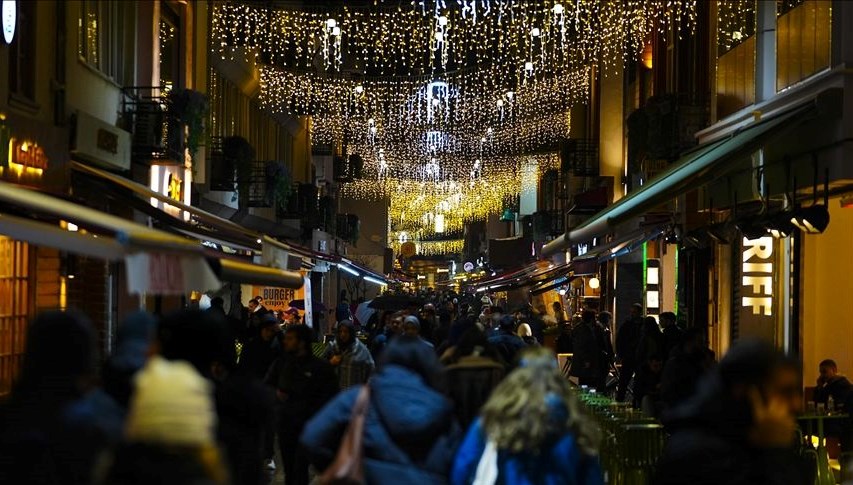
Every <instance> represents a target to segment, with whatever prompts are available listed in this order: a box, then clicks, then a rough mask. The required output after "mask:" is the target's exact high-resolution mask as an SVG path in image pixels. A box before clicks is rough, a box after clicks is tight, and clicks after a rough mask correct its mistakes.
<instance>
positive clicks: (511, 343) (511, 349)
mask: <svg viewBox="0 0 853 485" xmlns="http://www.w3.org/2000/svg"><path fill="white" fill-rule="evenodd" d="M489 343H490V344H492V345H493V346H494V347H495V348H496V349H498V352H500V354H501V357H502V358H503V360H504V362H506V363H507V364H509V365H515V363H516V362H515V361H516V356H517V355H518V352H520V351H521V349H523V348H524V347H526V345H525V343H524V340H521V337H519V336H518V335H516V334H515V319H514V318H513V317H512V315H504V316H503V317H501V320H500V327H499V329H498V334H497V335H495V336H493V337H491V338H489Z"/></svg>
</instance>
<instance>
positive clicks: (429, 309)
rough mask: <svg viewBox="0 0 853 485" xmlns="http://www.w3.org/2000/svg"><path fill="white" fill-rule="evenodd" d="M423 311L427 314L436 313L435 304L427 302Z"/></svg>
mask: <svg viewBox="0 0 853 485" xmlns="http://www.w3.org/2000/svg"><path fill="white" fill-rule="evenodd" d="M423 313H424V315H427V316H432V315H435V305H433V304H432V303H427V304H426V305H424V311H423Z"/></svg>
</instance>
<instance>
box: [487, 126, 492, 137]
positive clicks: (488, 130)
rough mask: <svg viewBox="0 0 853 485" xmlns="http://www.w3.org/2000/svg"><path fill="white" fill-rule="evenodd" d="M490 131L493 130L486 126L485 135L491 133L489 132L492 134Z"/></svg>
mask: <svg viewBox="0 0 853 485" xmlns="http://www.w3.org/2000/svg"><path fill="white" fill-rule="evenodd" d="M492 131H493V130H492V127H491V126H490V127H488V128H486V134H487V135H491V134H492Z"/></svg>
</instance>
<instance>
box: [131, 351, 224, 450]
mask: <svg viewBox="0 0 853 485" xmlns="http://www.w3.org/2000/svg"><path fill="white" fill-rule="evenodd" d="M215 428H216V412H215V410H214V404H213V392H212V386H211V385H210V383H209V382H208V381H207V380H206V379H205V378H204V377H202V376H201V375H200V374H199V373H198V372H197V371H196V370H195V368H194V367H193V366H192V365H190V364H189V363H187V362H184V361H168V360H165V359H163V358H162V357H159V356H154V357H152V358H151V359H150V360H149V361H148V362H147V363H146V364H145V367H143V368H142V370H140V371H139V373H138V374H137V375H136V378H135V389H134V393H133V397H132V398H131V400H130V409H129V410H128V416H127V424H126V427H125V435H126V438H127V440H128V441H131V442H137V443H155V444H170V445H182V446H202V445H211V444H214V443H215V438H214V435H215Z"/></svg>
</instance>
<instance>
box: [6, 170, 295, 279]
mask: <svg viewBox="0 0 853 485" xmlns="http://www.w3.org/2000/svg"><path fill="white" fill-rule="evenodd" d="M0 202H3V203H4V205H5V207H6V208H8V210H13V209H15V208H17V209H18V210H19V212H23V213H29V214H34V215H36V214H37V215H40V216H46V217H50V218H53V219H59V220H65V221H68V222H71V223H74V224H76V225H78V226H81V227H85V228H89V229H97V230H99V231H103V232H104V233H108V234H109V235H107V234H100V235H95V234H91V233H83V232H82V231H68V230H64V229H62V228H60V227H59V226H57V225H55V224H51V223H48V222H41V221H38V220H34V219H26V218H23V217H19V216H16V215H10V214H0V234H4V235H7V236H9V237H12V238H15V239H19V240H23V241H27V242H31V243H33V244H36V245H40V246H45V247H51V248H55V249H59V250H62V251H67V252H70V253H74V254H80V255H83V256H90V257H95V258H99V259H103V260H105V261H119V260H124V262H125V264H126V265H127V267H128V271H127V274H128V287H129V291H130V292H131V293H155V294H184V293H187V292H189V291H194V290H195V291H207V290H217V289H219V288H220V287H221V286H222V284H221V282H220V279H219V278H221V279H222V280H224V281H235V282H241V283H252V282H264V284H268V283H270V282H275V283H276V285H277V286H281V287H285V288H299V287H301V286H302V275H301V274H300V273H297V272H292V271H284V270H277V269H274V268H269V267H266V266H260V265H256V264H251V263H243V262H237V261H232V260H225V258H219V259H218V260H217V259H216V258H213V262H214V263H215V264H214V265H213V266H216V267H215V268H214V269H216V270H217V271H218V273H219V274H220V276H219V278H217V276H216V275H214V272H213V271H212V270H211V265H210V264H208V263H209V262H211V260H210V259H208V260H206V259H205V252H206V251H205V247H204V246H203V245H202V244H201V242H199V241H197V240H192V239H187V238H184V237H181V236H176V235H173V234H169V233H167V232H163V231H160V230H157V229H152V228H149V227H146V226H143V225H141V224H137V223H135V222H133V221H129V220H126V219H122V218H120V217H117V216H114V215H112V214H106V213H103V212H100V211H97V210H94V209H92V208H89V207H86V206H82V205H79V204H75V203H73V202H69V201H67V200H63V199H60V198H57V197H53V196H50V195H47V194H43V193H41V192H37V191H35V190H30V189H25V188H22V187H19V186H16V185H13V184H10V183H7V182H0ZM240 278H243V279H240Z"/></svg>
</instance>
